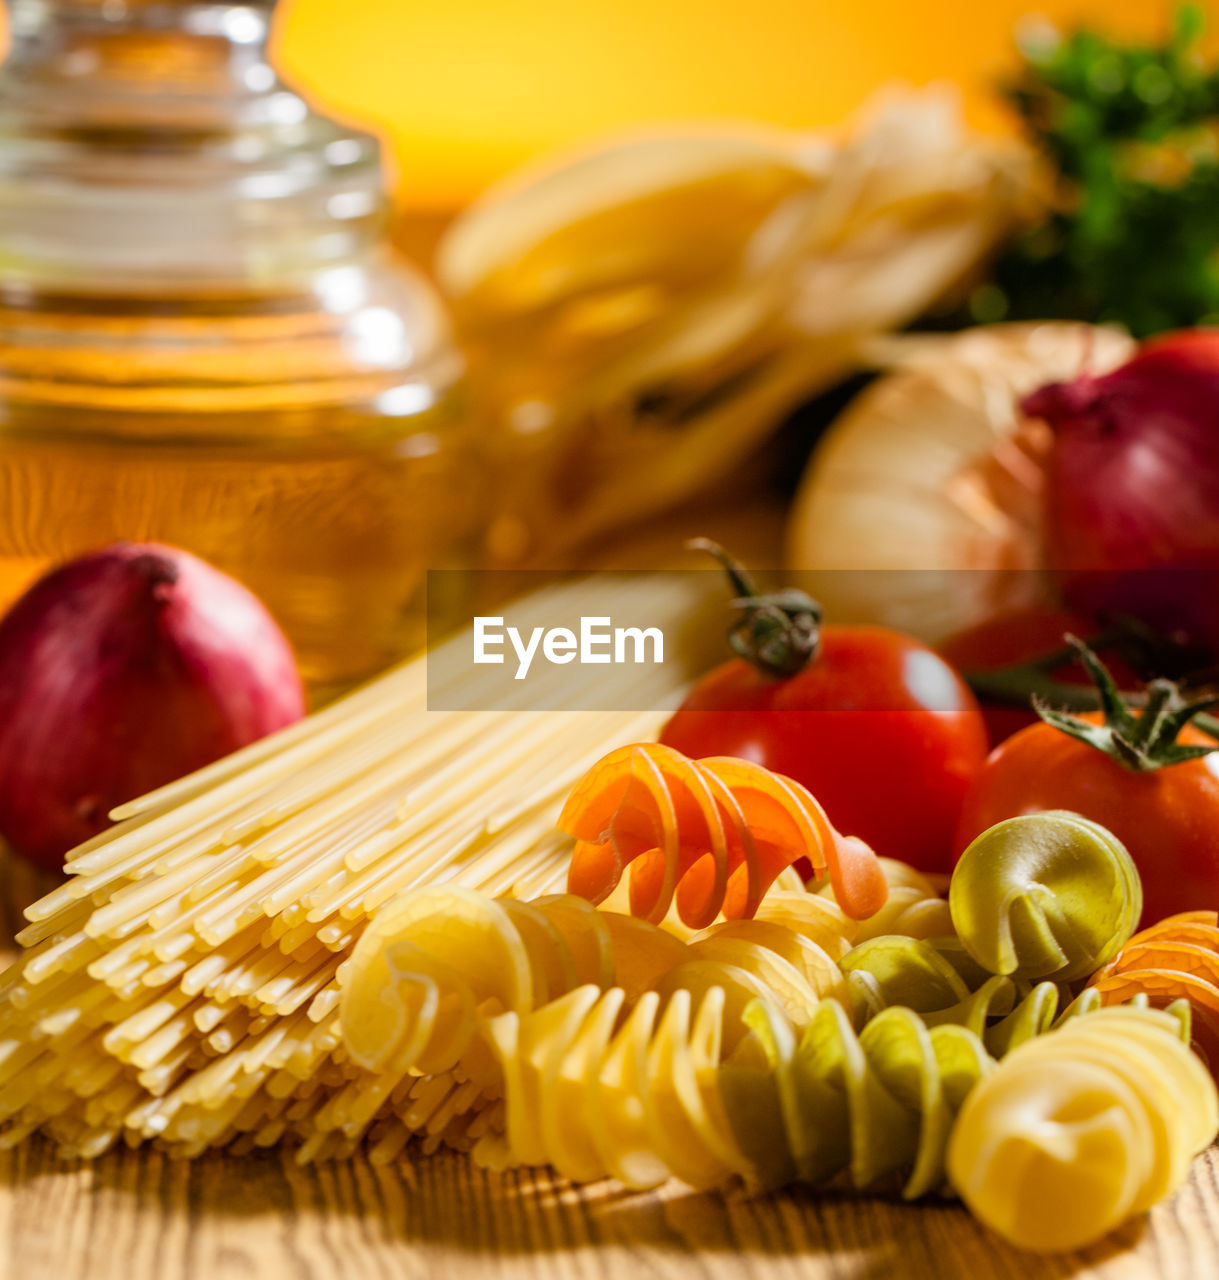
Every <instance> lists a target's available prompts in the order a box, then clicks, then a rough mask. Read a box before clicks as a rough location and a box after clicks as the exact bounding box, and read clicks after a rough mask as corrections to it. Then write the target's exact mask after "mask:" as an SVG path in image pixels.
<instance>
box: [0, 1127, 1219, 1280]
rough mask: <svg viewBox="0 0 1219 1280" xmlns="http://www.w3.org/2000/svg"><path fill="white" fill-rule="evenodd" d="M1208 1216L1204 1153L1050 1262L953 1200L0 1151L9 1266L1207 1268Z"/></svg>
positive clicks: (292, 1276)
mask: <svg viewBox="0 0 1219 1280" xmlns="http://www.w3.org/2000/svg"><path fill="white" fill-rule="evenodd" d="M1216 1224H1219V1158H1217V1157H1216V1155H1215V1154H1214V1152H1212V1153H1210V1154H1208V1155H1206V1156H1204V1157H1202V1158H1201V1159H1199V1160H1198V1162H1197V1164H1196V1165H1195V1168H1194V1175H1193V1178H1192V1179H1191V1181H1190V1183H1189V1185H1188V1186H1187V1187H1185V1188H1184V1189H1183V1190H1182V1191H1181V1192H1180V1193H1179V1194H1178V1195H1177V1196H1176V1197H1175V1198H1174V1199H1172V1200H1170V1201H1169V1202H1168V1203H1166V1204H1164V1205H1161V1206H1160V1207H1159V1208H1157V1209H1155V1210H1154V1211H1153V1212H1152V1214H1151V1215H1150V1217H1149V1218H1148V1219H1147V1220H1146V1221H1145V1222H1143V1223H1136V1224H1132V1225H1130V1226H1128V1227H1126V1228H1125V1229H1124V1230H1123V1231H1121V1232H1119V1233H1118V1234H1117V1235H1115V1236H1113V1237H1112V1238H1111V1239H1109V1240H1108V1241H1106V1242H1105V1243H1104V1244H1102V1245H1098V1246H1096V1247H1094V1248H1092V1249H1089V1250H1087V1251H1085V1252H1083V1253H1079V1254H1071V1255H1066V1256H1062V1257H1056V1258H1049V1259H1041V1258H1036V1257H1033V1256H1030V1255H1028V1254H1021V1253H1018V1252H1016V1251H1015V1250H1013V1249H1009V1248H1007V1247H1006V1246H1004V1245H1003V1244H1001V1243H1000V1242H998V1241H997V1240H996V1239H994V1237H992V1236H990V1235H988V1234H987V1233H986V1232H984V1231H983V1230H982V1229H981V1228H980V1227H978V1226H977V1224H976V1223H974V1222H973V1221H972V1219H971V1218H970V1217H969V1215H968V1214H967V1213H966V1212H965V1211H964V1210H963V1209H961V1208H959V1207H957V1206H955V1205H930V1204H923V1205H917V1206H906V1205H900V1204H894V1203H890V1202H886V1201H883V1200H878V1199H875V1198H870V1197H859V1198H855V1197H845V1196H828V1195H824V1194H822V1195H817V1194H813V1193H811V1192H809V1193H806V1192H793V1193H788V1194H783V1195H773V1196H767V1197H764V1198H759V1199H748V1198H746V1197H744V1196H740V1195H728V1196H719V1195H712V1194H695V1193H693V1192H689V1191H687V1190H684V1189H683V1188H681V1187H679V1186H676V1185H674V1186H671V1187H666V1188H663V1189H662V1190H661V1191H659V1192H654V1193H649V1194H631V1193H627V1192H624V1191H622V1190H620V1189H615V1188H614V1187H613V1186H611V1185H608V1184H600V1185H596V1186H592V1187H586V1188H578V1189H577V1188H572V1187H570V1186H568V1185H565V1184H561V1183H556V1182H554V1181H552V1180H550V1179H549V1178H547V1177H546V1176H545V1175H544V1174H537V1175H534V1174H525V1173H522V1174H511V1175H506V1176H493V1175H489V1174H486V1173H483V1172H482V1171H480V1170H478V1169H476V1168H474V1167H473V1166H472V1165H471V1164H470V1163H469V1162H468V1161H467V1160H466V1159H464V1158H463V1157H460V1156H456V1155H440V1156H434V1157H431V1158H426V1159H419V1160H418V1161H417V1162H416V1163H415V1164H414V1165H413V1166H402V1167H394V1168H378V1167H375V1166H373V1165H370V1164H368V1163H367V1162H365V1161H362V1160H355V1161H345V1162H343V1163H338V1164H331V1165H324V1166H321V1167H319V1168H312V1169H300V1168H297V1167H296V1166H295V1165H294V1164H293V1162H292V1161H291V1160H290V1159H284V1158H281V1157H279V1156H277V1155H274V1154H260V1155H258V1156H250V1157H245V1158H242V1159H226V1158H225V1157H223V1156H209V1157H207V1158H205V1159H202V1160H197V1161H194V1162H192V1163H185V1162H175V1161H172V1160H168V1159H166V1158H165V1157H163V1156H160V1155H157V1154H155V1153H152V1152H130V1151H123V1152H119V1153H115V1154H112V1155H109V1156H106V1157H104V1158H103V1159H101V1160H98V1161H96V1162H95V1163H93V1164H91V1165H90V1164H79V1163H73V1164H68V1165H65V1164H62V1163H60V1162H58V1161H57V1160H56V1158H55V1157H54V1155H53V1154H52V1153H51V1151H50V1150H49V1148H48V1147H47V1146H46V1145H45V1144H42V1143H31V1144H27V1145H25V1146H23V1147H21V1148H20V1149H19V1150H17V1151H15V1152H10V1153H7V1154H5V1155H4V1156H3V1157H2V1158H0V1241H2V1243H0V1277H3V1280H9V1277H12V1278H13V1280H81V1278H83V1277H88V1278H89V1280H110V1278H111V1277H113V1278H114V1280H323V1278H325V1280H331V1278H336V1280H337V1278H338V1277H342V1280H365V1278H367V1280H398V1278H399V1277H401V1278H402V1280H416V1278H418V1280H430V1278H431V1277H436V1280H463V1278H464V1277H470V1278H471V1280H474V1278H475V1277H477V1280H492V1278H494V1277H501V1276H502V1277H528V1278H529V1280H585V1278H587V1280H593V1278H594V1277H598V1278H600V1277H605V1278H606V1280H645V1278H646V1277H667V1278H671V1280H718V1278H719V1277H723V1278H724V1280H782V1278H787V1277H790V1278H791V1280H797V1278H798V1280H822V1278H823V1277H824V1278H829V1277H833V1278H834V1280H863V1278H864V1277H867V1278H869V1280H872V1278H875V1280H882V1278H884V1280H906V1278H907V1277H910V1278H914V1277H917V1278H918V1280H956V1278H957V1277H961V1278H962V1280H990V1278H991V1277H995V1278H997V1280H998V1278H1002V1280H1009V1278H1012V1277H1037V1278H1038V1280H1041V1278H1042V1277H1044V1278H1045V1280H1052V1278H1062V1280H1065V1278H1066V1277H1073V1278H1075V1280H1093V1278H1095V1280H1100V1278H1102V1277H1103V1278H1104V1280H1203V1278H1204V1277H1208V1276H1211V1275H1214V1274H1215V1269H1216V1259H1219V1231H1217V1230H1216Z"/></svg>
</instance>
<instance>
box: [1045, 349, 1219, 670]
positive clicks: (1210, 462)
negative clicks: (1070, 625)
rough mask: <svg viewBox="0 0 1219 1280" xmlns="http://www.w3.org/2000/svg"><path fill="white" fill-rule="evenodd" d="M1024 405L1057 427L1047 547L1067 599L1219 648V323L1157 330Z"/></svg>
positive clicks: (1049, 484) (1049, 486)
mask: <svg viewBox="0 0 1219 1280" xmlns="http://www.w3.org/2000/svg"><path fill="white" fill-rule="evenodd" d="M1023 408H1024V411H1025V412H1026V413H1027V414H1029V415H1030V416H1031V417H1037V418H1042V419H1044V420H1045V421H1046V422H1048V423H1049V424H1050V426H1051V427H1052V428H1053V431H1054V437H1055V438H1054V444H1053V448H1052V450H1051V452H1050V457H1049V460H1048V470H1047V476H1046V481H1047V484H1046V551H1047V561H1048V564H1049V567H1050V568H1051V569H1054V570H1061V571H1063V573H1064V579H1063V581H1064V594H1065V595H1066V598H1067V600H1068V601H1069V602H1070V603H1071V604H1072V605H1073V606H1074V607H1076V608H1082V609H1086V610H1088V611H1089V612H1092V613H1103V612H1121V613H1127V614H1131V615H1133V616H1136V617H1139V618H1141V619H1143V620H1144V621H1145V622H1148V623H1150V624H1152V625H1153V626H1155V627H1157V628H1159V629H1160V630H1162V631H1165V632H1177V633H1184V634H1185V635H1187V636H1189V637H1190V638H1192V639H1194V640H1197V641H1199V642H1202V643H1204V644H1206V645H1207V646H1208V647H1209V648H1211V649H1212V651H1219V329H1193V330H1186V331H1183V332H1180V333H1174V334H1169V335H1167V336H1165V337H1162V338H1159V339H1157V340H1155V341H1153V342H1150V343H1148V344H1147V345H1146V346H1144V347H1143V348H1141V350H1140V351H1139V352H1138V354H1137V355H1136V356H1135V357H1134V358H1133V359H1132V360H1130V361H1129V362H1128V363H1126V364H1124V365H1122V366H1121V367H1120V368H1118V369H1115V370H1114V371H1113V372H1112V373H1109V374H1106V375H1105V376H1104V377H1099V378H1097V377H1091V376H1089V375H1084V376H1083V377H1080V378H1077V379H1076V380H1075V381H1074V382H1060V383H1052V384H1051V385H1049V386H1046V387H1042V388H1041V389H1040V390H1039V391H1035V392H1033V394H1032V395H1030V396H1028V397H1026V399H1025V400H1024V401H1023Z"/></svg>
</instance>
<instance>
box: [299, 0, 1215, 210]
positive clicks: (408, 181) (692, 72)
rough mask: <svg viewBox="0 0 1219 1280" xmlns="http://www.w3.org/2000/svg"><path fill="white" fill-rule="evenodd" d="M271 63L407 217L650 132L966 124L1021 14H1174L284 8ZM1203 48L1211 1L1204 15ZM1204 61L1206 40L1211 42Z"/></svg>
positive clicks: (979, 118) (1136, 20) (1135, 23)
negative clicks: (370, 130) (726, 124)
mask: <svg viewBox="0 0 1219 1280" xmlns="http://www.w3.org/2000/svg"><path fill="white" fill-rule="evenodd" d="M282 7H283V12H282V14H281V25H280V30H279V44H280V51H281V55H282V56H281V64H282V65H283V66H284V68H285V69H286V70H288V71H289V72H290V73H291V74H293V75H294V76H295V77H296V78H297V80H298V81H299V82H301V83H305V84H308V85H309V86H310V87H312V88H313V89H314V90H315V92H316V93H317V95H318V96H320V97H322V98H324V99H325V100H326V101H327V102H328V103H330V104H331V105H332V106H333V107H337V108H340V109H341V110H343V111H345V112H346V113H348V114H350V115H354V116H358V117H360V118H362V119H363V120H365V121H367V122H370V123H373V124H375V125H377V126H378V127H380V128H381V129H383V130H384V131H385V132H386V133H387V134H389V135H390V136H391V137H392V139H393V142H394V146H395V151H396V153H397V157H398V162H399V173H400V185H401V194H402V198H403V200H404V202H406V203H407V204H408V205H414V206H416V207H423V206H428V205H431V206H436V205H440V206H444V205H452V204H455V203H459V202H461V201H463V200H465V199H468V198H469V197H470V196H471V195H472V194H473V193H475V192H476V191H477V190H478V189H480V188H481V187H482V186H483V185H485V184H486V182H487V181H488V180H489V179H491V178H492V177H493V176H495V175H497V174H500V173H502V172H504V171H505V170H507V169H509V168H511V167H512V166H513V165H514V164H516V163H518V162H519V161H521V160H522V159H524V158H526V157H527V156H530V155H532V154H536V153H537V152H539V151H542V150H545V149H549V148H553V147H556V146H562V145H565V144H570V143H572V142H573V141H575V140H578V139H584V138H588V137H590V136H596V135H603V134H605V133H607V132H608V131H611V130H613V129H615V128H617V127H619V126H622V125H624V124H632V123H637V122H640V121H651V120H657V119H661V120H663V119H681V118H689V117H691V116H696V117H706V116H711V117H721V118H740V117H754V118H762V119H765V120H769V121H773V122H775V123H778V124H783V125H793V126H808V125H826V124H830V123H832V122H834V121H836V120H839V119H841V118H842V116H843V115H844V114H846V113H848V112H850V111H851V110H853V109H854V108H855V107H857V106H858V105H859V103H860V102H861V101H862V100H863V99H864V98H865V97H866V96H867V95H868V93H869V92H870V91H871V90H873V89H874V88H875V87H876V86H878V85H879V84H881V83H882V82H884V81H887V80H891V79H906V80H909V81H914V82H924V81H927V80H933V79H937V78H942V77H948V78H951V79H953V80H955V81H957V82H958V83H959V84H960V85H961V86H962V88H963V89H964V90H965V93H966V99H967V110H968V112H969V115H970V118H971V119H973V120H974V121H975V122H976V123H978V124H984V125H986V126H988V127H994V126H997V125H998V124H999V123H1000V122H1001V114H1000V112H999V111H998V110H997V108H996V107H995V106H994V105H993V98H992V95H991V93H990V90H989V85H990V84H991V82H993V80H994V79H995V78H996V77H997V76H999V75H1000V74H1001V73H1002V72H1003V70H1004V68H1005V67H1010V66H1011V64H1012V57H1013V52H1012V50H1013V43H1012V32H1013V28H1014V27H1015V25H1016V23H1017V22H1018V21H1019V20H1020V19H1021V18H1022V17H1023V16H1025V15H1027V14H1029V13H1030V12H1041V13H1043V14H1048V15H1049V16H1051V17H1052V18H1053V19H1054V20H1055V21H1057V22H1063V21H1065V22H1071V21H1073V20H1076V19H1082V18H1087V19H1093V20H1096V21H1103V22H1104V23H1105V25H1106V26H1107V27H1108V28H1109V29H1111V30H1115V31H1120V32H1124V33H1137V34H1144V35H1146V34H1150V33H1153V32H1156V31H1159V30H1162V29H1163V28H1164V26H1165V24H1166V21H1167V16H1168V14H1170V13H1171V11H1172V8H1173V5H1172V4H1171V3H1170V2H1169V0H1040V3H1039V0H283V6H282ZM1207 9H1208V13H1209V14H1210V25H1211V28H1212V31H1211V35H1212V37H1213V36H1214V35H1215V31H1214V28H1217V27H1219V0H1208V2H1207ZM1211 45H1212V47H1214V40H1213V39H1212V41H1211Z"/></svg>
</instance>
